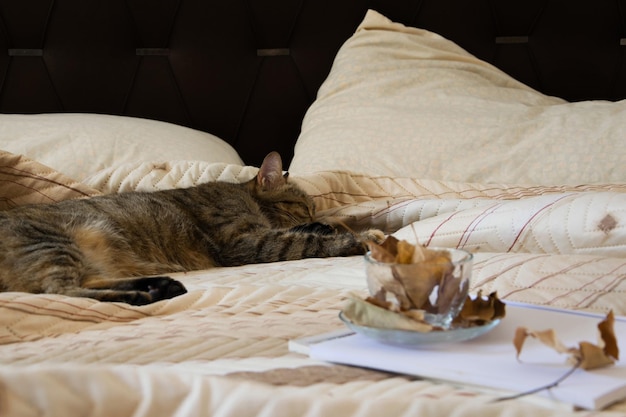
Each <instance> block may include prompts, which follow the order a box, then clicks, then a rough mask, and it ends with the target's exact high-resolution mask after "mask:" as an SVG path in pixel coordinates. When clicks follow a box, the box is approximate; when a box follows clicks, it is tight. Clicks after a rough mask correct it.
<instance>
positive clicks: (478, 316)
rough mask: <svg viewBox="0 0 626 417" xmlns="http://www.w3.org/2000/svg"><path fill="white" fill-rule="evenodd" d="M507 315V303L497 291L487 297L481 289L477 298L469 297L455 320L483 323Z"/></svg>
mask: <svg viewBox="0 0 626 417" xmlns="http://www.w3.org/2000/svg"><path fill="white" fill-rule="evenodd" d="M505 315H506V308H505V304H504V303H503V302H502V301H501V300H500V299H499V298H498V295H497V294H496V293H495V292H492V293H491V294H489V295H488V296H487V297H486V298H485V297H483V295H482V292H480V291H479V292H478V294H477V295H476V297H475V298H472V297H470V296H468V297H467V300H465V303H464V304H463V308H462V309H461V312H460V313H459V315H458V316H457V318H456V320H455V321H456V322H469V323H473V324H477V325H482V324H484V323H486V322H489V321H491V320H495V319H501V318H503V317H504V316H505Z"/></svg>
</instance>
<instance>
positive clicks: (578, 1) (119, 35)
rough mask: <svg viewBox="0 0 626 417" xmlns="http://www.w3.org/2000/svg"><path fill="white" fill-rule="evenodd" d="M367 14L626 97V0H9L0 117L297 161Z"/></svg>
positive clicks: (523, 74) (540, 84) (530, 75)
mask: <svg viewBox="0 0 626 417" xmlns="http://www.w3.org/2000/svg"><path fill="white" fill-rule="evenodd" d="M368 8H373V9H376V10H378V11H379V12H381V13H383V14H385V15H386V16H387V17H389V18H391V19H393V20H396V21H399V22H402V23H405V24H410V25H413V26H419V27H423V28H426V29H430V30H433V31H436V32H439V33H440V34H442V35H444V36H446V37H448V38H450V39H452V40H454V41H456V42H457V43H458V44H459V45H461V46H462V47H464V48H465V49H467V50H469V51H470V52H471V53H473V54H475V55H477V56H478V57H479V58H482V59H484V60H487V61H489V62H491V63H493V64H495V65H496V66H498V67H500V68H501V69H503V70H504V71H506V72H508V73H509V74H511V75H512V76H514V77H516V78H517V79H519V80H520V81H522V82H524V83H526V84H528V85H530V86H532V87H534V88H536V89H538V90H540V91H543V92H545V93H547V94H551V95H557V96H560V97H563V98H566V99H569V100H581V99H588V98H604V99H611V100H616V99H622V98H625V97H626V0H596V1H588V0H515V1H514V0H491V1H490V0H414V1H410V0H379V1H366V0H309V1H306V0H222V1H217V0H101V1H95V0H19V1H17V0H0V19H1V21H0V50H1V53H0V112H3V113H41V112H93V113H107V114H117V115H130V116H139V117H145V118H152V119H158V120H164V121H169V122H173V123H177V124H181V125H185V126H190V127H193V128H196V129H200V130H204V131H207V132H210V133H213V134H215V135H217V136H219V137H221V138H223V139H225V140H226V141H228V142H230V143H231V144H233V145H234V146H235V148H236V149H237V151H238V152H239V154H240V155H241V156H242V158H243V159H244V161H245V162H246V163H249V164H253V165H258V164H259V163H260V161H261V158H262V157H263V156H264V155H265V154H266V153H267V152H268V151H269V150H278V151H280V152H281V153H282V154H283V156H284V158H285V159H287V161H288V160H289V159H290V158H291V155H292V153H293V144H294V142H295V140H296V138H297V135H298V133H299V130H300V123H301V120H302V117H303V115H304V113H305V111H306V109H307V107H308V106H309V105H310V103H311V102H312V101H313V100H314V98H315V94H316V92H317V89H318V87H319V86H320V84H321V83H322V81H323V80H324V79H325V77H326V76H327V74H328V71H329V70H330V66H331V64H332V60H333V58H334V56H335V53H336V52H337V50H338V48H339V47H340V46H341V44H342V43H343V42H344V41H345V40H346V39H347V38H348V37H349V36H350V35H351V34H352V33H353V31H354V29H355V28H356V26H357V25H358V24H359V23H360V21H361V19H362V18H363V16H364V15H365V12H366V10H367V9H368Z"/></svg>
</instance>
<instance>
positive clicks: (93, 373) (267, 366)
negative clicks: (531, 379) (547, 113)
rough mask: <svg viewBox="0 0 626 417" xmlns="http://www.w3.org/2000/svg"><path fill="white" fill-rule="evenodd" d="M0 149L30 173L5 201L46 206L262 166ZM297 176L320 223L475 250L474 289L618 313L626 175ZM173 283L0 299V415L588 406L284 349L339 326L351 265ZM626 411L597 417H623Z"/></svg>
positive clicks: (240, 272)
mask: <svg viewBox="0 0 626 417" xmlns="http://www.w3.org/2000/svg"><path fill="white" fill-rule="evenodd" d="M1 156H2V164H1V166H2V170H1V171H0V175H2V176H1V177H0V179H1V180H2V181H3V184H6V183H8V182H10V183H12V184H13V185H20V184H22V181H28V184H27V186H18V187H16V188H11V190H13V191H12V192H14V193H16V194H18V196H19V198H18V199H11V198H10V196H6V195H3V198H5V201H9V202H10V203H11V204H10V205H12V206H15V205H20V204H26V203H30V202H33V201H32V200H34V202H38V203H42V201H40V200H41V198H42V196H46V197H47V198H49V199H50V200H55V201H56V200H60V199H67V198H82V197H84V196H85V195H98V194H102V193H111V192H125V191H131V190H156V189H166V188H172V187H187V186H193V185H194V184H198V183H200V182H204V181H212V180H221V181H233V182H238V181H244V180H246V179H248V178H250V177H251V176H253V175H255V173H256V168H254V167H248V166H241V165H236V164H228V163H211V162H199V161H169V162H159V163H149V162H137V163H130V164H122V165H119V166H116V167H114V168H111V169H108V170H104V171H101V172H99V173H97V174H94V175H92V176H90V177H88V178H86V179H85V180H83V181H77V180H73V179H71V178H70V177H69V176H67V175H65V174H64V173H63V172H59V171H57V170H55V169H52V168H48V167H46V166H44V165H42V164H40V163H39V162H37V161H33V160H30V159H28V158H24V157H19V156H16V155H13V154H9V153H7V152H4V153H2V155H1ZM16 172H20V177H19V178H18V177H16V176H15V173H16ZM26 173H29V174H31V175H26ZM16 178H18V180H16ZM292 179H293V181H296V182H297V183H298V184H299V185H300V186H301V187H303V188H304V189H305V190H306V191H307V192H309V193H310V194H311V195H312V196H313V197H314V199H315V201H316V204H317V206H318V208H319V212H318V214H319V217H320V219H321V220H322V221H329V222H334V223H337V222H340V223H342V224H344V225H345V226H346V227H349V228H352V229H354V230H357V229H360V228H362V227H365V226H366V227H379V228H381V229H383V230H385V231H386V232H387V233H392V234H394V235H395V236H396V237H399V238H402V239H406V240H409V241H413V242H415V241H417V242H420V243H424V244H429V245H437V246H451V247H461V248H465V249H467V250H470V251H472V252H474V254H475V264H474V271H473V278H472V288H471V291H472V292H476V291H478V290H483V291H488V292H492V291H497V293H498V295H499V296H500V297H501V298H502V299H504V300H505V302H506V301H507V300H510V301H521V302H526V303H532V304H537V305H542V306H552V307H558V308H567V309H575V310H581V311H589V312H597V313H607V312H608V311H610V310H612V311H613V312H614V313H615V314H616V315H621V316H623V315H625V314H626V304H625V303H624V302H623V300H624V292H625V291H626V282H625V281H626V280H625V278H626V236H625V235H626V227H624V225H625V224H626V210H624V207H626V185H619V184H605V185H602V184H591V185H581V186H520V185H505V184H502V185H497V184H491V183H490V184H479V183H458V182H446V181H433V180H419V179H415V178H408V177H406V178H402V177H389V176H375V175H372V176H369V175H365V174H362V173H354V172H347V171H325V172H318V173H315V174H306V175H299V176H293V178H292ZM50 184H53V185H54V187H50ZM3 189H4V190H7V189H8V188H6V187H5V188H3ZM16 190H17V191H16ZM24 190H27V191H24ZM77 190H78V191H79V193H78V195H77V194H76V193H77ZM45 202H46V201H43V203H45ZM513 219H515V220H513ZM172 276H173V277H175V278H176V279H179V280H180V281H181V282H183V283H184V284H185V286H186V287H187V289H188V290H189V292H188V293H187V294H184V295H182V296H179V297H176V298H174V299H171V300H165V301H160V302H157V303H155V304H151V305H147V306H141V307H134V306H129V305H126V304H122V303H103V302H98V301H95V300H91V299H86V298H72V297H66V296H61V295H53V294H26V293H11V292H8V293H0V310H1V313H0V321H1V324H0V362H1V364H2V365H1V366H0V387H1V388H0V389H1V390H2V401H1V402H0V414H2V415H7V416H9V415H11V416H13V415H15V416H39V415H88V416H100V415H102V416H105V415H116V416H144V415H145V416H151V417H154V416H192V415H215V416H237V417H240V416H248V415H250V416H252V415H272V416H292V415H307V416H317V415H319V416H334V415H337V416H339V415H341V416H369V415H372V416H373V415H381V414H385V415H390V416H409V415H422V414H428V415H450V416H452V415H453V416H474V415H478V414H479V415H484V416H510V415H533V416H557V415H558V416H560V415H572V416H575V415H581V416H582V415H590V414H589V413H590V412H589V411H575V410H572V409H571V407H570V406H568V405H566V404H561V403H556V402H552V401H547V400H544V399H542V398H539V397H536V396H530V397H523V398H521V399H518V400H513V401H506V402H500V403H493V402H492V400H493V399H494V398H496V397H497V396H498V395H500V394H501V393H498V392H493V391H490V390H486V389H481V388H478V387H471V386H462V385H452V384H448V383H443V382H438V381H431V380H423V379H420V378H417V377H410V376H403V375H392V374H387V373H384V372H379V371H374V370H368V369H360V368H351V367H347V366H342V365H333V364H330V363H325V362H320V361H315V360H312V359H310V358H308V357H307V356H306V355H302V354H299V353H295V352H290V351H289V349H288V342H289V340H292V339H296V338H300V337H304V336H312V335H317V334H320V333H324V332H328V331H333V330H338V329H343V328H344V325H343V324H342V322H341V321H340V320H339V319H338V316H337V315H338V312H339V311H340V310H341V308H342V307H343V305H344V303H345V302H346V300H347V298H348V297H349V296H350V295H351V294H360V295H365V294H366V293H367V285H366V282H365V275H364V266H363V260H362V259H361V258H360V257H347V258H327V259H306V260H299V261H290V262H278V263H270V264H259V265H245V266H240V267H232V268H214V269H210V270H202V271H194V272H189V273H178V274H172ZM618 336H619V335H618ZM624 404H626V403H618V404H615V405H613V406H611V407H609V409H607V410H604V411H602V412H593V415H601V416H606V417H608V416H612V415H624V413H626V406H625V405H624Z"/></svg>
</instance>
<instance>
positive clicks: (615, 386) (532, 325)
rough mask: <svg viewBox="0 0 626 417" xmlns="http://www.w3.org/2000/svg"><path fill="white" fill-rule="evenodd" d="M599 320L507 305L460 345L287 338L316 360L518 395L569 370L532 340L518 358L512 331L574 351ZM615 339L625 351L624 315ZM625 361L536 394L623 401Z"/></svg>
mask: <svg viewBox="0 0 626 417" xmlns="http://www.w3.org/2000/svg"><path fill="white" fill-rule="evenodd" d="M603 318H604V316H600V315H594V314H587V313H581V312H572V311H564V310H554V309H545V308H538V307H536V306H530V305H522V304H513V303H507V315H506V317H505V318H504V319H503V320H502V322H501V323H500V325H499V326H498V327H496V328H495V329H494V330H492V331H491V332H490V333H487V334H484V335H482V336H480V337H478V338H476V339H474V340H470V341H465V342H458V343H449V344H438V345H428V346H425V347H423V348H415V347H414V348H404V347H398V346H391V345H386V344H382V343H380V342H376V341H374V340H372V339H368V338H366V337H365V336H362V335H359V334H354V333H352V332H351V331H349V330H346V331H340V332H334V333H329V334H325V335H319V336H317V337H310V338H303V339H297V340H292V341H291V342H290V344H289V346H290V349H291V350H292V351H297V352H301V353H307V354H308V355H310V356H311V358H314V359H318V360H324V361H328V362H335V363H341V364H346V365H354V366H362V367H367V368H372V369H379V370H384V371H390V372H396V373H400V374H410V375H416V376H420V377H424V378H432V379H438V380H446V381H450V382H454V383H457V384H459V383H460V384H465V385H478V386H484V387H489V388H495V389H499V390H508V391H511V393H518V392H524V391H528V390H530V389H533V388H536V387H540V386H544V385H547V384H550V383H552V382H553V381H555V380H557V379H558V378H559V377H561V376H562V375H563V374H565V373H566V372H567V371H568V370H570V369H571V367H572V366H571V364H568V363H567V362H566V359H567V358H566V357H565V356H564V355H560V354H558V353H556V352H554V351H553V350H552V349H550V348H548V347H547V346H545V345H543V344H541V343H540V342H538V341H536V340H534V339H528V340H527V341H526V343H525V344H524V349H523V350H522V354H521V356H520V360H519V361H518V360H517V358H516V353H515V347H514V346H513V336H514V333H515V329H516V328H517V327H520V326H524V327H527V328H529V329H532V330H544V329H549V328H552V329H554V330H555V331H556V333H557V336H558V337H559V339H560V340H561V341H562V342H564V343H565V345H566V346H578V343H579V342H581V341H589V342H592V343H597V338H598V331H597V324H598V323H599V322H600V321H601V320H602V319H603ZM615 335H616V336H617V338H618V344H619V348H620V350H621V351H622V352H626V317H622V316H620V317H616V320H615ZM620 339H622V340H620ZM623 362H624V361H622V362H617V363H616V364H615V365H613V366H610V367H606V368H602V369H596V370H592V371H584V370H581V369H578V370H576V371H575V372H574V373H573V374H572V375H570V376H569V377H568V378H566V379H565V380H564V381H563V382H561V383H560V384H559V385H558V386H557V387H555V388H552V389H550V390H549V391H545V390H544V391H541V392H540V393H539V395H544V396H548V397H550V398H553V399H555V400H557V401H561V402H565V403H569V404H572V405H575V406H578V407H583V408H587V409H602V408H604V407H606V406H608V405H610V404H611V403H613V402H616V401H620V400H622V399H624V398H626V363H623Z"/></svg>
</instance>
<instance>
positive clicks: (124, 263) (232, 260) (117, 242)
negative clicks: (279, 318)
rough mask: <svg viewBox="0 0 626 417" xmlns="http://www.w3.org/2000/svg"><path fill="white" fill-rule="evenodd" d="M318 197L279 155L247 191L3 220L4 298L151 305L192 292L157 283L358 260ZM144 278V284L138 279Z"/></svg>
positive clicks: (93, 204) (360, 238) (352, 242)
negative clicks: (317, 207)
mask: <svg viewBox="0 0 626 417" xmlns="http://www.w3.org/2000/svg"><path fill="white" fill-rule="evenodd" d="M314 215H315V213H314V206H313V202H312V200H311V198H310V197H309V196H307V195H306V194H305V193H304V192H303V191H302V190H300V189H299V188H298V187H296V186H295V185H293V184H291V183H290V182H288V181H287V176H286V175H283V173H282V163H281V160H280V156H279V155H278V154H277V153H275V152H273V153H271V154H269V155H268V156H267V157H266V158H265V161H264V162H263V164H262V166H261V167H260V170H259V174H258V175H257V177H256V178H254V179H252V180H250V181H249V182H247V183H244V184H231V183H225V182H213V183H206V184H201V185H198V186H196V187H192V188H187V189H176V190H166V191H157V192H152V193H145V192H131V193H122V194H116V195H109V196H102V197H94V198H90V199H83V200H72V201H63V202H60V203H57V204H52V205H34V206H26V207H18V208H15V209H12V210H9V211H5V212H0V290H2V291H24V292H32V293H57V294H65V295H70V296H80V297H91V298H95V299H98V300H102V301H122V302H127V303H130V304H137V305H140V304H147V303H151V302H154V301H157V300H161V299H165V298H171V297H174V296H176V295H180V294H183V293H185V292H186V289H185V288H184V286H183V285H182V284H181V283H180V282H178V281H175V280H172V279H171V278H169V277H155V276H154V275H158V274H163V273H167V272H177V271H190V270H197V269H205V268H210V267H213V266H234V265H242V264H250V263H261V262H274V261H282V260H294V259H301V258H306V257H329V256H349V255H357V254H362V253H364V251H365V247H364V241H366V240H370V239H371V240H381V239H382V238H383V234H382V232H380V231H377V230H371V231H368V232H364V233H363V234H361V235H355V234H353V233H349V232H346V231H341V232H340V231H336V230H335V229H334V228H332V227H330V226H327V225H323V224H320V223H315V221H314ZM132 277H137V278H132Z"/></svg>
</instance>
